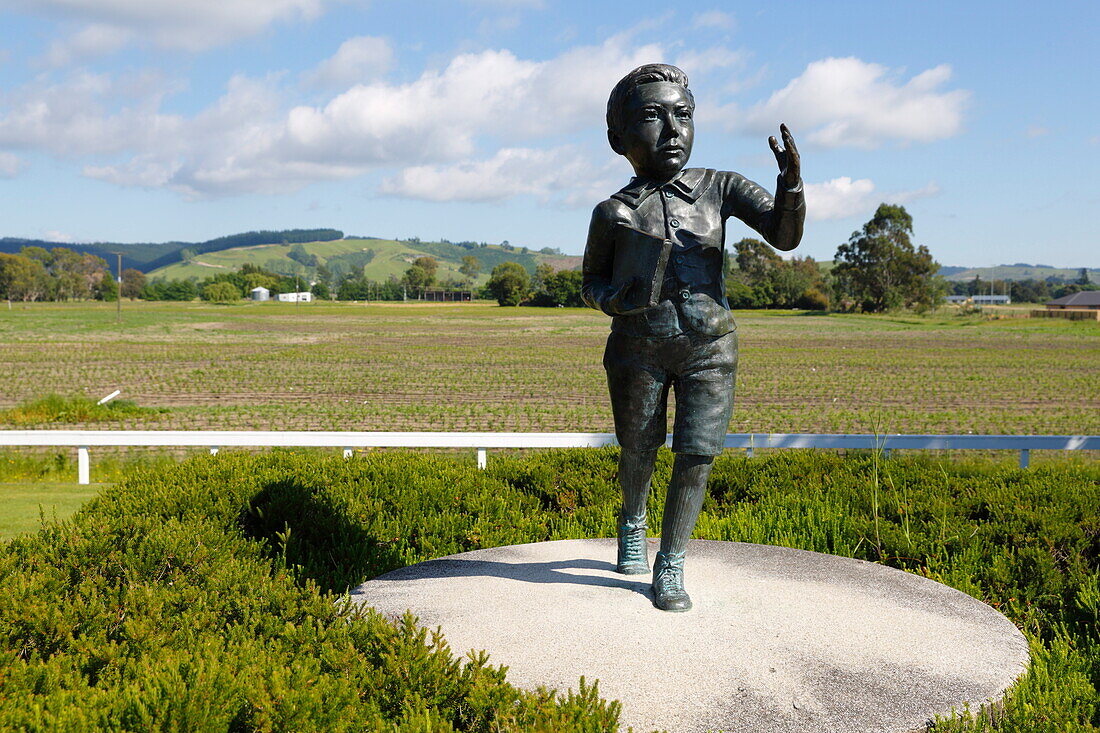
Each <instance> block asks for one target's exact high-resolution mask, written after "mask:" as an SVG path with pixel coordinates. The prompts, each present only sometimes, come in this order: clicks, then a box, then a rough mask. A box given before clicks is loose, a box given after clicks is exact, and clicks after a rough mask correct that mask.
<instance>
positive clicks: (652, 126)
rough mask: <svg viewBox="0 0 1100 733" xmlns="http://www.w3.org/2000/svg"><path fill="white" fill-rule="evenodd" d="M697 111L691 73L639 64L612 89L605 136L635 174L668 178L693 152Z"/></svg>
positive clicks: (608, 101) (666, 65)
mask: <svg viewBox="0 0 1100 733" xmlns="http://www.w3.org/2000/svg"><path fill="white" fill-rule="evenodd" d="M694 114H695V97H693V96H692V94H691V90H690V89H688V78H687V74H685V73H684V72H683V71H681V70H680V69H678V68H676V67H675V66H670V65H668V64H646V65H645V66H639V67H638V68H636V69H634V71H631V72H630V73H629V74H627V75H626V76H624V77H623V78H622V79H620V80H619V83H618V84H616V85H615V88H614V89H612V90H611V97H610V98H609V99H608V100H607V140H608V142H609V143H611V148H612V150H614V151H615V152H616V153H618V154H619V155H622V156H624V157H626V159H627V160H629V161H630V164H631V165H632V166H634V172H635V173H636V174H637V175H639V176H643V177H645V178H651V179H654V180H659V181H660V180H668V179H670V178H672V177H673V176H675V175H676V174H677V173H679V172H680V170H681V169H682V168H683V167H684V166H685V165H687V161H688V158H689V157H690V156H691V146H692V143H693V142H694V139H695V121H694Z"/></svg>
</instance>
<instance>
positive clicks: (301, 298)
mask: <svg viewBox="0 0 1100 733" xmlns="http://www.w3.org/2000/svg"><path fill="white" fill-rule="evenodd" d="M275 297H277V298H278V299H279V302H280V303H308V302H310V301H311V300H313V293H310V292H305V293H279V294H278V295H277V296H275Z"/></svg>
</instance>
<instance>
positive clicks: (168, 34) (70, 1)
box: [0, 0, 324, 51]
mask: <svg viewBox="0 0 1100 733" xmlns="http://www.w3.org/2000/svg"><path fill="white" fill-rule="evenodd" d="M323 3H324V0H172V1H171V2H156V1H154V0H0V7H6V8H12V9H16V10H26V11H32V12H36V13H41V14H47V15H53V16H60V17H62V18H65V19H70V20H71V19H78V20H84V21H87V22H90V23H92V24H93V25H96V26H99V28H100V30H99V31H98V32H99V33H100V34H101V35H105V34H106V33H107V29H113V32H115V33H124V34H132V35H133V37H134V38H140V39H142V40H151V41H152V42H153V43H155V44H156V45H158V46H163V47H167V48H182V49H185V50H188V51H200V50H204V49H207V48H211V47H213V46H217V45H220V44H223V43H226V42H229V41H232V40H235V39H237V38H242V37H244V36H249V35H253V34H255V33H259V32H260V31H262V30H263V29H265V28H266V27H268V26H269V25H271V24H272V23H275V22H279V21H288V20H296V19H304V20H310V19H312V18H315V17H317V16H318V15H320V13H321V11H322V8H323ZM82 33H83V31H82ZM78 35H79V34H78Z"/></svg>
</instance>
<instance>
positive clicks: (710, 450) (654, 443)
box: [603, 331, 737, 456]
mask: <svg viewBox="0 0 1100 733" xmlns="http://www.w3.org/2000/svg"><path fill="white" fill-rule="evenodd" d="M603 366H604V369H606V370H607V386H608V389H609V390H610V392H611V410H612V412H613V413H614V415H615V436H616V437H617V438H618V440H619V445H621V446H622V447H623V448H628V449H631V450H637V451H647V450H656V449H657V448H660V447H661V446H662V445H664V443H665V435H666V431H667V428H668V391H669V388H670V387H671V388H673V389H674V390H675V392H676V419H675V423H674V425H673V429H672V450H673V451H674V452H676V453H689V454H693V455H700V456H716V455H718V454H719V453H721V452H722V448H723V446H724V444H725V439H726V430H727V429H728V428H729V422H730V416H731V415H732V414H733V386H734V381H735V379H736V377H737V332H736V331H733V332H731V333H727V334H726V335H725V336H717V337H715V336H703V335H701V334H696V333H685V334H681V335H679V336H671V337H669V338H639V337H636V336H627V335H624V334H621V333H614V332H612V334H611V336H610V337H609V338H608V339H607V348H606V349H605V350H604V356H603Z"/></svg>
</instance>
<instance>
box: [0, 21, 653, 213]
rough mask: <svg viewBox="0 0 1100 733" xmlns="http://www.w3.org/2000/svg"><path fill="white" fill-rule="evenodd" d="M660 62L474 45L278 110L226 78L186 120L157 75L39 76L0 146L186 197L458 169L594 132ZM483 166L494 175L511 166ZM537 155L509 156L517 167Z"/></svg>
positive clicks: (336, 71)
mask: <svg viewBox="0 0 1100 733" xmlns="http://www.w3.org/2000/svg"><path fill="white" fill-rule="evenodd" d="M0 2H2V0H0ZM352 40H353V41H357V39H352ZM372 53H373V54H374V56H375V58H376V59H379V58H380V59H383V60H384V58H385V53H386V52H385V50H384V48H383V46H382V45H380V44H377V43H363V44H360V43H358V42H355V43H351V45H347V44H345V46H344V47H342V49H341V51H338V52H337V54H336V55H335V56H334V57H333V59H330V61H333V64H332V65H326V66H324V67H323V71H322V70H318V71H319V73H323V74H330V73H331V75H332V76H331V78H332V79H333V80H334V81H335V78H336V77H338V76H340V75H342V74H345V73H351V70H353V69H354V68H356V67H357V65H361V64H365V63H368V59H369V58H370V57H371V54H372ZM663 57H664V53H663V51H662V49H661V48H660V47H658V46H655V45H648V46H642V47H633V46H631V45H630V44H629V42H628V38H627V36H626V35H621V36H616V37H613V38H611V39H609V40H607V41H606V42H604V43H603V44H600V45H599V46H592V47H579V48H573V49H571V50H568V51H566V52H565V53H563V54H561V55H560V56H558V57H556V58H552V59H549V60H546V61H531V60H527V59H522V58H519V57H517V56H516V55H515V54H514V53H512V52H511V51H508V50H488V51H482V52H480V53H468V54H462V55H459V56H456V57H454V58H453V59H452V60H451V61H450V63H448V64H447V65H446V66H445V67H444V68H442V69H439V70H429V71H425V72H423V73H422V74H421V75H420V77H419V78H417V79H415V80H413V81H410V82H408V83H404V84H393V83H388V82H385V81H382V80H374V81H370V82H367V83H361V84H356V85H354V86H352V87H350V88H348V89H347V90H346V91H344V92H342V93H340V94H336V95H335V96H333V97H331V99H330V100H329V101H328V102H327V103H325V104H322V105H316V106H312V105H299V106H294V107H290V108H288V106H287V97H288V94H289V93H291V92H293V90H294V86H293V85H289V84H286V83H284V81H283V80H282V79H281V78H280V77H279V76H277V75H276V76H272V77H269V78H267V79H261V80H257V79H251V78H248V77H243V76H236V77H233V78H232V79H231V80H230V81H229V83H228V85H227V90H226V93H225V94H224V95H223V96H222V98H221V99H219V100H218V101H217V102H215V103H214V104H212V105H211V106H210V107H208V108H207V109H205V110H202V111H201V112H199V113H198V114H195V115H192V116H184V115H180V114H174V113H168V112H165V111H163V100H164V98H165V96H166V95H167V94H170V93H172V92H173V91H175V90H174V89H173V88H172V87H171V85H168V84H164V83H163V80H160V81H161V83H160V84H157V83H155V82H156V81H157V80H156V79H154V78H151V77H150V78H145V77H142V76H140V75H139V76H136V77H115V76H111V75H106V74H93V73H90V72H87V71H78V72H75V73H72V74H70V75H69V76H68V77H67V78H66V79H65V80H63V81H60V82H57V83H49V81H48V80H49V77H48V76H47V75H43V76H42V77H40V78H39V79H36V80H35V81H34V82H32V83H30V84H28V85H26V86H25V87H24V88H22V89H20V90H16V91H15V92H13V93H11V94H10V95H8V96H7V98H2V99H0V148H7V149H12V150H19V149H42V150H47V151H49V152H51V153H53V154H55V155H59V156H66V157H77V158H79V157H85V158H88V159H87V160H84V161H83V162H84V164H85V165H84V169H83V170H84V173H85V175H87V176H90V177H92V178H96V179H99V180H104V181H108V182H112V183H115V184H117V185H123V186H141V187H164V188H169V189H172V190H176V191H179V192H181V193H183V194H184V195H186V196H189V197H204V196H221V195H231V194H235V193H252V192H260V193H272V192H287V191H293V190H297V189H299V188H302V187H303V186H306V185H309V184H310V183H312V182H315V181H323V180H337V179H344V178H349V177H352V176H357V175H361V174H363V173H366V172H368V171H371V170H374V169H377V168H391V167H395V168H403V167H412V168H417V167H420V168H423V170H421V171H420V172H419V173H418V175H421V176H426V175H428V173H429V172H431V170H433V169H432V168H431V167H432V166H435V167H439V166H448V165H453V164H455V163H459V162H462V163H463V164H464V165H475V164H473V163H469V162H468V161H471V160H474V159H478V158H484V157H489V158H490V159H491V160H493V159H494V156H493V151H496V150H498V149H501V148H505V149H508V150H510V151H512V152H511V153H509V154H511V155H513V156H515V155H518V154H517V153H515V150H518V149H523V148H530V147H532V146H531V145H530V141H532V140H536V141H538V143H539V146H544V145H547V144H549V143H551V142H552V141H553V140H554V138H560V137H562V136H566V135H569V134H572V133H575V132H577V131H578V130H581V129H585V128H589V129H590V128H592V127H593V126H594V125H599V124H600V122H599V121H600V120H602V118H603V113H604V107H605V105H606V99H607V94H608V90H609V89H611V87H612V86H613V85H614V83H615V82H616V81H618V79H619V78H620V77H621V76H622V75H623V74H624V73H626V72H627V71H629V70H630V69H632V68H634V67H635V66H638V65H640V64H642V63H645V62H649V61H653V60H661V59H663ZM345 62H346V63H345ZM481 149H485V150H486V151H487V152H480V150H481ZM495 160H496V162H497V164H499V165H500V166H501V170H503V171H505V172H507V171H508V170H511V168H510V167H509V166H510V165H512V166H514V165H518V162H517V161H518V160H519V158H514V159H513V160H512V161H511V163H510V164H506V163H507V161H505V159H504V158H499V159H495ZM539 160H541V159H540V158H538V157H537V156H534V157H532V156H528V157H527V158H524V159H523V161H524V162H525V163H526V164H527V165H528V166H529V167H530V166H537V164H538V162H539ZM554 160H556V161H557V162H558V163H559V164H560V163H561V160H562V159H561V158H554ZM439 170H440V171H442V170H443V168H439ZM409 175H410V176H411V175H412V174H411V173H410V174H409ZM398 180H400V182H401V186H402V188H401V190H405V189H408V190H409V191H412V190H414V189H415V185H414V184H415V183H416V181H415V179H413V178H400V179H394V181H395V182H394V183H393V184H391V185H393V186H395V188H394V189H393V190H394V191H397V190H398V188H396V187H397V185H398V183H397V181H398ZM538 180H539V181H541V183H540V184H539V185H538V190H549V188H552V186H550V184H549V183H548V180H549V179H547V178H546V177H545V175H542V176H541V177H539V179H538ZM534 190H535V189H531V191H534Z"/></svg>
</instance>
